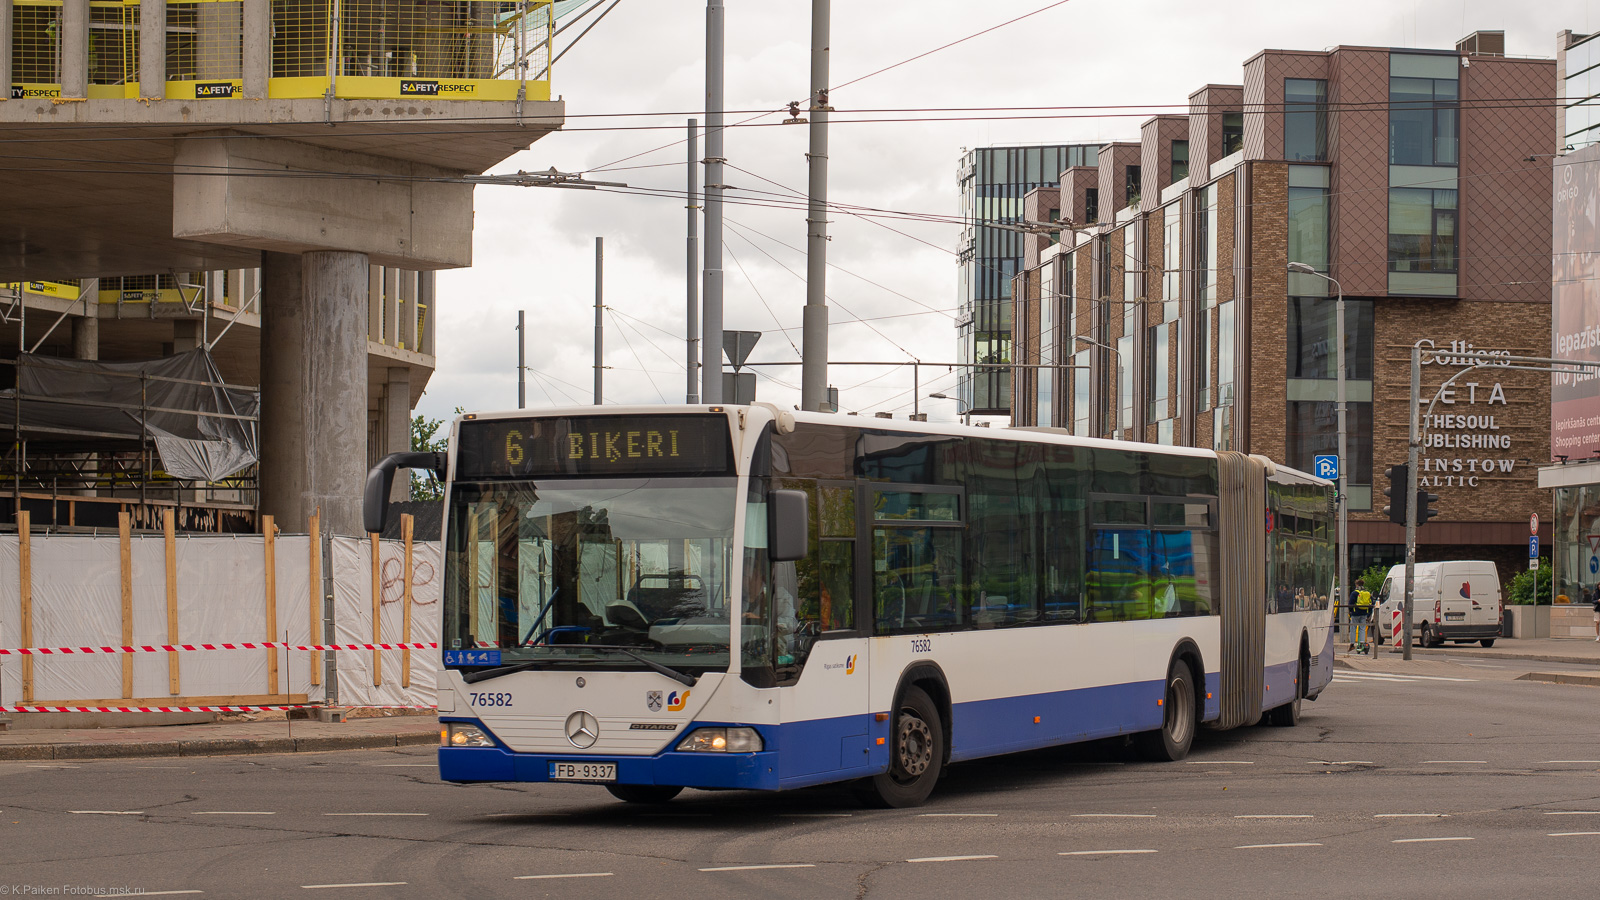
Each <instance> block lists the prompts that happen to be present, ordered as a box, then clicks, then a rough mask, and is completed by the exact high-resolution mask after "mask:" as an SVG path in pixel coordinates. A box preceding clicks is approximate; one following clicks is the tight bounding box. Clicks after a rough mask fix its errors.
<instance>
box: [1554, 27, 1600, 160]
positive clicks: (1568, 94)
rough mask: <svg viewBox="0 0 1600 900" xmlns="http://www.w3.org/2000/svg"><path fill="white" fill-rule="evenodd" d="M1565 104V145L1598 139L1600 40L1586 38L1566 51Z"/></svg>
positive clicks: (1562, 92) (1599, 124)
mask: <svg viewBox="0 0 1600 900" xmlns="http://www.w3.org/2000/svg"><path fill="white" fill-rule="evenodd" d="M1561 97H1562V99H1563V100H1565V101H1566V104H1567V107H1566V110H1567V125H1566V132H1565V133H1566V137H1567V143H1568V144H1582V143H1587V142H1589V141H1593V140H1595V139H1597V138H1600V40H1595V39H1594V38H1590V39H1589V40H1586V41H1584V42H1583V43H1581V44H1574V45H1573V46H1572V47H1570V48H1568V49H1567V77H1566V81H1565V83H1564V84H1563V85H1562V91H1561Z"/></svg>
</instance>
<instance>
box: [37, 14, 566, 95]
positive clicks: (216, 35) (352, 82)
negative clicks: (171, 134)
mask: <svg viewBox="0 0 1600 900" xmlns="http://www.w3.org/2000/svg"><path fill="white" fill-rule="evenodd" d="M243 6H244V5H243V3H242V0H168V2H167V34H166V41H167V59H166V67H167V84H166V86H165V89H164V95H165V96H167V97H170V98H175V99H176V98H182V99H227V98H233V97H240V96H242V94H243V64H244V60H243V41H242V36H243V34H244V21H243V15H244V9H243ZM552 8H553V0H339V2H334V0H272V6H271V17H272V27H271V45H272V51H271V73H270V78H269V81H268V94H269V96H272V97H282V98H296V97H301V98H306V97H323V96H327V95H328V94H329V92H330V89H331V91H332V94H333V96H335V97H340V98H348V99H410V98H416V99H428V98H436V99H454V100H516V99H527V100H548V99H550V59H551V53H550V48H551V42H552V40H553V38H554V34H555V22H554V17H553V15H552ZM139 24H140V23H139V0H92V2H91V3H90V25H89V28H90V46H89V73H88V75H89V77H88V83H89V90H88V93H89V96H90V97H137V96H138V95H139ZM61 27H62V21H61V0H12V78H11V96H12V98H13V99H27V98H58V97H60V96H61Z"/></svg>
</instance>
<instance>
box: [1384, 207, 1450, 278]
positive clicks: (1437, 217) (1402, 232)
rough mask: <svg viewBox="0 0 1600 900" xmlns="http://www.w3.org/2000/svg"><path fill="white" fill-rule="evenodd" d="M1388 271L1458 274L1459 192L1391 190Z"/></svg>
mask: <svg viewBox="0 0 1600 900" xmlns="http://www.w3.org/2000/svg"><path fill="white" fill-rule="evenodd" d="M1389 271H1391V272H1441V273H1450V272H1455V271H1456V192H1455V191H1433V190H1428V189H1426V188H1390V189H1389Z"/></svg>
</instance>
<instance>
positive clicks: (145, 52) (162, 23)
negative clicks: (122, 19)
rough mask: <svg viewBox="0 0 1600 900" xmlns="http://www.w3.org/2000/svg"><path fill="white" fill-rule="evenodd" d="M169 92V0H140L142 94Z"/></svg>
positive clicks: (154, 97) (154, 95)
mask: <svg viewBox="0 0 1600 900" xmlns="http://www.w3.org/2000/svg"><path fill="white" fill-rule="evenodd" d="M166 93H167V0H139V96H141V97H144V98H147V99H151V100H160V99H161V98H163V97H165V96H166Z"/></svg>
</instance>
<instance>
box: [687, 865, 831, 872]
mask: <svg viewBox="0 0 1600 900" xmlns="http://www.w3.org/2000/svg"><path fill="white" fill-rule="evenodd" d="M816 867H817V866H816V864H815V863H774V864H772V865H766V866H713V867H711V868H709V869H701V870H700V871H702V872H749V871H752V870H755V869H815V868H816Z"/></svg>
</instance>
